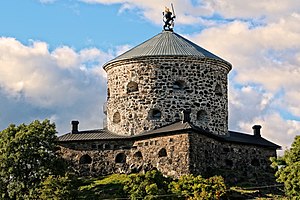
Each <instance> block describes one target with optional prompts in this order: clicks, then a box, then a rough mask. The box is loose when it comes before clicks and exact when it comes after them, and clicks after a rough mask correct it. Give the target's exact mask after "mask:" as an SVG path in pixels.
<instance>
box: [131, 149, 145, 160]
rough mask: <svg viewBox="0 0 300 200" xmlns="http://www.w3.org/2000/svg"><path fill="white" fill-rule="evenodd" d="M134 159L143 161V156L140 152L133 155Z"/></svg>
mask: <svg viewBox="0 0 300 200" xmlns="http://www.w3.org/2000/svg"><path fill="white" fill-rule="evenodd" d="M133 157H134V158H140V159H143V155H142V153H141V152H140V151H138V152H136V153H135V154H134V155H133Z"/></svg>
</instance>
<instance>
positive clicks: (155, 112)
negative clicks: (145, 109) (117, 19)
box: [149, 109, 161, 120]
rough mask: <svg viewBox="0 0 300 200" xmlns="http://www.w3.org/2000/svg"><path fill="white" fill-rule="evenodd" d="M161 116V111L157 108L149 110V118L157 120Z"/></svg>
mask: <svg viewBox="0 0 300 200" xmlns="http://www.w3.org/2000/svg"><path fill="white" fill-rule="evenodd" d="M160 118H161V112H160V110H158V109H151V110H150V112H149V119H153V120H157V119H160Z"/></svg>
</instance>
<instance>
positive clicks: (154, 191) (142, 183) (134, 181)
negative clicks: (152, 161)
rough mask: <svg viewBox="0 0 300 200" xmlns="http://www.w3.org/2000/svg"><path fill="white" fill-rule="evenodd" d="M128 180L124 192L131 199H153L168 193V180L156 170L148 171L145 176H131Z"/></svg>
mask: <svg viewBox="0 0 300 200" xmlns="http://www.w3.org/2000/svg"><path fill="white" fill-rule="evenodd" d="M128 178H129V181H127V182H126V183H125V186H124V190H125V191H126V192H127V193H128V194H129V195H130V198H131V199H139V198H145V199H154V198H155V195H164V194H167V193H168V184H169V183H170V179H168V178H166V177H164V176H163V174H162V173H161V172H159V171H157V170H152V171H148V172H147V173H146V174H131V175H129V176H128Z"/></svg>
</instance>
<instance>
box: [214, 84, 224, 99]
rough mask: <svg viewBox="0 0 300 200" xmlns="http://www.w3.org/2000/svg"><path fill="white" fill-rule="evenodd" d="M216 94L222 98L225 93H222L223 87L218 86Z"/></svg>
mask: <svg viewBox="0 0 300 200" xmlns="http://www.w3.org/2000/svg"><path fill="white" fill-rule="evenodd" d="M215 93H216V95H218V96H222V95H223V93H222V87H221V85H220V84H217V85H216V87H215Z"/></svg>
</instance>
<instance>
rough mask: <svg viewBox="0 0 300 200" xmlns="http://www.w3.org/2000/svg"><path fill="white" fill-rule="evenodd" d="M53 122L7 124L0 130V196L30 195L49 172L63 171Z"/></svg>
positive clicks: (28, 196)
mask: <svg viewBox="0 0 300 200" xmlns="http://www.w3.org/2000/svg"><path fill="white" fill-rule="evenodd" d="M55 134H56V131H55V125H54V124H52V123H50V122H49V120H45V121H43V122H40V121H38V120H36V121H33V122H32V123H30V124H29V125H25V124H21V125H19V126H15V125H10V126H9V127H8V128H6V129H5V130H3V131H1V132H0V138H1V140H0V197H1V198H2V199H30V198H31V197H32V196H34V195H35V194H34V193H35V192H36V189H37V188H38V187H39V186H40V184H41V182H43V181H44V180H46V178H47V177H48V176H50V175H64V173H65V169H66V165H65V164H64V161H63V160H62V159H60V157H59V156H58V155H57V153H56V144H55V140H56V135H55Z"/></svg>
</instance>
